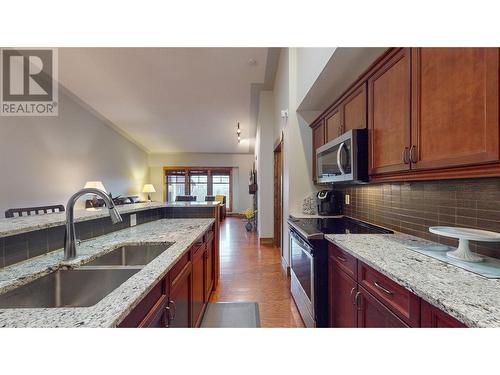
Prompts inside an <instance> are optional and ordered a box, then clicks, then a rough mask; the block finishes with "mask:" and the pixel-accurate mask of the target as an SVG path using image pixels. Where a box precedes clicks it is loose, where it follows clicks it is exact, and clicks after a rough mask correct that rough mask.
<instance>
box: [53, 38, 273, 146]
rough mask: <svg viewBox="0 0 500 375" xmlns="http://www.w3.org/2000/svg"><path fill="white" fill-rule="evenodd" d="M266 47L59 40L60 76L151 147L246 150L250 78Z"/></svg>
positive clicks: (260, 69) (251, 133) (262, 64)
mask: <svg viewBox="0 0 500 375" xmlns="http://www.w3.org/2000/svg"><path fill="white" fill-rule="evenodd" d="M267 53H268V48H60V49H59V80H60V82H61V84H62V85H63V86H64V87H65V88H66V89H67V90H69V91H70V92H71V93H73V94H74V95H76V96H77V97H78V98H79V99H80V100H81V101H83V102H84V103H86V104H87V105H89V106H90V107H92V109H94V110H95V111H96V112H98V114H100V115H101V116H103V117H104V118H106V119H107V120H109V121H110V122H111V123H112V124H113V125H114V126H116V127H117V128H119V130H120V131H121V132H123V133H125V134H126V135H127V136H128V137H129V138H131V139H132V140H134V141H135V142H136V143H138V144H139V145H141V146H142V147H143V148H144V149H146V150H147V151H149V152H155V153H156V152H208V153H247V152H252V148H253V138H254V137H255V123H252V122H254V120H252V119H254V118H255V114H253V113H251V112H252V110H254V109H251V108H252V106H251V85H252V83H254V84H255V83H260V84H262V83H264V79H265V71H266V58H267ZM250 59H254V60H256V62H257V63H256V64H255V65H252V64H249V60H250ZM238 121H239V122H240V124H241V125H240V126H241V129H242V142H241V143H240V144H238V143H237V139H236V123H237V122H238Z"/></svg>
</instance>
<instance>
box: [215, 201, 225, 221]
mask: <svg viewBox="0 0 500 375" xmlns="http://www.w3.org/2000/svg"><path fill="white" fill-rule="evenodd" d="M215 200H216V201H217V202H220V203H222V204H221V212H220V219H221V221H222V220H224V219H225V218H226V196H225V195H216V196H215Z"/></svg>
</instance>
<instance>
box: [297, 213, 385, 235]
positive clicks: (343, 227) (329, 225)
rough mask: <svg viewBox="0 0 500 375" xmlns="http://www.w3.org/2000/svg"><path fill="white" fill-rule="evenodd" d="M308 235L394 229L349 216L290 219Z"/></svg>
mask: <svg viewBox="0 0 500 375" xmlns="http://www.w3.org/2000/svg"><path fill="white" fill-rule="evenodd" d="M290 221H292V222H293V223H294V224H295V225H296V226H297V227H299V228H300V229H301V230H302V231H304V232H305V233H306V234H308V235H313V234H317V233H323V234H349V233H352V234H377V233H380V234H392V233H394V232H393V231H391V230H389V229H384V228H380V227H377V226H375V225H372V224H368V223H364V222H362V221H359V220H355V219H351V218H348V217H338V218H324V219H290Z"/></svg>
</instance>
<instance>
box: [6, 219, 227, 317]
mask: <svg viewBox="0 0 500 375" xmlns="http://www.w3.org/2000/svg"><path fill="white" fill-rule="evenodd" d="M214 223H215V220H214V219H161V220H156V221H153V222H150V223H146V224H143V225H139V226H135V227H131V228H127V229H123V230H120V231H117V232H113V233H110V234H107V235H103V236H100V237H97V238H94V239H91V240H88V241H85V242H83V243H82V244H81V245H80V246H79V247H78V251H77V258H76V259H73V260H71V261H68V262H64V261H63V260H62V259H63V252H62V250H59V251H54V252H51V253H49V254H46V255H43V256H40V257H36V258H33V259H29V260H27V261H24V262H21V263H18V264H16V265H13V266H10V267H5V268H3V269H1V270H0V293H2V294H3V293H5V292H8V291H9V290H13V289H14V288H16V287H19V286H21V285H24V284H27V283H29V282H30V281H32V280H35V279H37V278H40V277H42V276H45V275H47V274H49V273H51V272H54V271H56V270H58V269H61V268H74V267H78V266H81V265H82V264H85V263H88V262H90V261H92V260H94V259H96V258H97V257H98V256H100V255H102V254H105V253H107V252H110V251H112V250H114V249H116V248H118V247H120V246H123V245H130V244H151V243H164V244H165V249H166V250H165V251H164V252H163V253H161V254H160V255H159V256H158V257H157V258H155V259H154V260H153V261H151V262H150V263H149V264H147V265H146V266H144V267H143V268H142V269H141V270H140V271H138V272H137V273H136V274H134V275H133V276H132V277H130V278H129V279H128V280H127V281H125V282H124V283H123V284H121V285H120V286H119V287H117V288H116V289H115V290H114V291H112V292H111V293H110V294H108V295H107V296H106V297H104V298H103V299H102V300H101V301H99V302H98V303H97V304H95V305H94V306H89V307H63V308H7V309H0V327H115V326H118V325H120V323H121V322H122V321H123V320H124V319H126V318H127V316H128V315H129V314H130V313H131V312H132V311H134V309H135V308H136V307H137V306H138V305H139V304H140V303H141V301H142V300H143V299H144V298H145V297H146V296H148V293H149V292H150V291H151V290H152V289H153V288H154V287H155V286H156V285H157V284H158V283H159V282H161V281H162V280H163V279H164V278H165V277H166V276H167V275H168V273H169V271H170V270H171V269H172V268H173V267H175V265H176V263H177V262H178V261H179V260H180V259H182V258H183V257H184V256H186V254H189V252H190V251H191V249H192V247H193V246H194V245H195V244H196V243H197V242H199V241H200V239H202V238H203V237H204V236H205V234H206V233H207V232H211V231H212V238H216V237H214V236H213V226H214ZM215 247H217V244H216V245H215ZM189 257H190V255H188V258H189ZM189 261H191V259H190V258H189ZM213 285H215V284H213Z"/></svg>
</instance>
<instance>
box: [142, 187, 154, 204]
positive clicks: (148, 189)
mask: <svg viewBox="0 0 500 375" xmlns="http://www.w3.org/2000/svg"><path fill="white" fill-rule="evenodd" d="M142 192H143V193H148V202H151V193H156V190H155V187H154V186H153V184H145V185H144V188H143V189H142Z"/></svg>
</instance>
